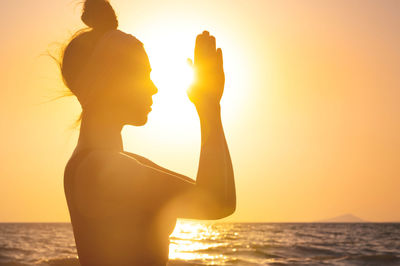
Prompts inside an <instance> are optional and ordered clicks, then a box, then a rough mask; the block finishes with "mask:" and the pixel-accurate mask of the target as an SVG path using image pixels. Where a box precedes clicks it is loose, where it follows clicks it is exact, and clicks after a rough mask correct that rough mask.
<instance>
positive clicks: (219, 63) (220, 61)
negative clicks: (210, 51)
mask: <svg viewBox="0 0 400 266" xmlns="http://www.w3.org/2000/svg"><path fill="white" fill-rule="evenodd" d="M217 66H218V68H221V69H222V68H223V67H224V60H223V56H222V49H221V48H218V49H217Z"/></svg>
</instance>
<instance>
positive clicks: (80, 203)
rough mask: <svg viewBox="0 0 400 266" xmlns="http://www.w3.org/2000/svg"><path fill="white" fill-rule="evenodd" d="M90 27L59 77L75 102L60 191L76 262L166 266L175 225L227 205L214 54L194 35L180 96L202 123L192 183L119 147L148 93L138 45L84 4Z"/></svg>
mask: <svg viewBox="0 0 400 266" xmlns="http://www.w3.org/2000/svg"><path fill="white" fill-rule="evenodd" d="M82 20H83V22H84V23H85V24H86V25H88V26H89V27H90V29H89V30H86V31H83V32H79V33H78V35H77V36H75V37H74V38H73V39H72V40H71V42H70V43H69V44H68V45H67V47H66V49H65V51H64V54H63V59H62V64H61V71H62V75H63V78H64V81H65V83H66V85H67V86H68V88H69V89H70V90H71V91H72V92H73V93H74V94H75V95H76V96H77V98H78V100H79V102H80V103H81V105H82V115H81V118H82V120H81V128H80V135H79V141H78V144H77V146H76V148H75V150H74V152H73V154H72V156H71V158H70V160H69V161H68V164H67V166H66V168H65V173H64V189H65V195H66V199H67V203H68V208H69V212H70V216H71V222H72V226H73V232H74V236H75V242H76V247H77V251H78V256H79V260H80V263H81V265H83V266H86V265H141V266H143V265H166V263H167V261H168V248H169V235H170V234H171V233H172V231H173V229H174V226H175V223H176V219H177V218H189V219H206V220H212V219H220V218H223V217H226V216H228V215H230V214H232V213H233V212H234V211H235V207H236V194H235V184H234V177H233V170H232V164H231V159H230V155H229V150H228V146H227V144H226V140H225V136H224V131H223V128H222V124H221V115H220V104H219V102H220V99H221V96H222V92H223V88H224V82H225V77H224V72H223V64H222V52H221V49H216V47H215V38H214V37H213V36H210V35H209V33H208V32H206V31H205V32H203V33H202V34H200V35H198V36H197V39H196V45H195V54H194V64H193V68H194V70H195V76H196V78H195V82H194V84H193V85H192V86H191V88H190V89H189V90H188V96H189V99H190V100H191V101H192V102H193V104H194V105H195V107H196V110H197V112H198V115H199V119H200V124H201V154H200V162H199V168H198V173H197V178H196V182H195V181H193V180H192V179H191V178H189V177H186V176H184V175H181V174H178V173H175V172H173V171H170V170H167V169H165V168H163V167H161V166H158V165H157V164H155V163H153V162H152V161H150V160H148V159H146V158H144V157H142V156H139V155H137V154H133V153H129V152H126V151H124V150H123V145H122V138H121V130H122V127H123V126H124V125H135V126H142V125H144V124H146V121H147V115H148V113H149V112H150V111H151V107H150V106H151V105H152V95H154V94H155V93H157V88H156V86H155V85H154V84H153V82H152V81H151V79H150V71H151V67H150V63H149V60H148V57H147V55H146V52H145V50H144V48H143V45H142V43H141V42H140V41H138V40H137V39H136V38H135V37H133V36H132V35H129V34H126V33H123V32H121V31H119V30H117V27H118V21H117V18H116V16H115V12H114V10H113V9H112V7H111V5H110V4H109V3H108V2H107V1H104V0H87V1H86V2H85V3H84V12H83V14H82Z"/></svg>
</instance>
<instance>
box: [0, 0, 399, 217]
mask: <svg viewBox="0 0 400 266" xmlns="http://www.w3.org/2000/svg"><path fill="white" fill-rule="evenodd" d="M112 4H113V6H114V8H115V9H116V11H117V13H118V16H119V21H120V29H122V30H124V31H126V32H128V33H131V34H133V35H135V36H136V37H138V38H139V39H140V40H141V41H142V42H143V43H144V45H145V48H146V50H147V53H148V54H149V57H150V63H151V64H152V68H153V72H154V73H153V74H152V75H153V79H154V80H155V82H156V85H157V86H158V88H159V93H158V94H157V95H155V96H154V108H153V112H152V113H151V114H150V115H149V122H148V124H147V125H146V126H145V127H141V128H136V127H125V128H124V130H123V136H124V146H125V149H126V150H128V151H131V152H134V153H138V154H141V155H144V156H146V157H148V158H150V159H151V160H153V161H155V162H156V163H159V164H161V165H162V166H165V167H168V168H170V169H172V170H174V171H178V172H180V173H182V174H186V175H188V176H190V177H192V178H194V177H195V174H196V172H197V164H198V158H199V148H200V132H199V123H198V120H197V118H196V113H195V110H194V108H193V106H192V105H191V103H190V102H189V100H187V99H186V93H185V91H184V88H182V87H183V85H182V82H180V81H176V84H177V86H174V84H175V80H174V79H176V80H179V77H180V75H183V74H182V71H181V70H180V67H181V66H182V65H183V64H184V62H185V59H186V57H192V52H193V47H194V38H195V36H196V34H198V33H200V32H201V31H202V30H204V29H207V30H209V31H210V32H211V33H212V34H213V35H215V36H216V38H217V45H218V46H220V47H221V48H222V49H223V52H224V60H225V72H226V77H227V81H226V87H225V94H224V96H223V100H222V108H223V110H222V115H223V124H224V128H225V131H226V137H227V141H228V144H229V146H230V151H231V156H232V161H233V165H234V171H235V176H236V184H237V193H238V195H237V196H238V208H237V212H236V213H235V214H234V215H233V216H232V217H230V218H228V219H226V220H227V221H254V222H255V221H258V222H262V221H264V222H291V221H292V222H294V221H299V222H302V221H315V220H319V219H325V218H329V217H332V216H337V215H341V214H344V213H353V214H355V215H357V216H360V217H361V218H363V219H366V220H369V221H400V211H399V210H400V207H399V206H400V193H399V192H398V191H399V188H400V155H399V150H400V136H399V133H400V73H399V72H400V49H399V47H400V34H399V30H398V29H399V28H400V19H399V16H398V11H399V10H400V2H399V1H396V0H392V1H389V0H386V1H344V0H343V1H317V0H316V1H294V0H293V1H263V0H259V1H256V0H252V1H244V0H243V1H242V0H240V1H239V0H235V1H227V0H224V1H221V0H220V1H211V0H202V1H183V0H182V1H176V0H174V1H154V0H146V1H133V0H114V1H112ZM79 16H80V7H79V5H78V1H71V0H65V1H51V0H47V1H45V0H41V1H28V0H20V1H8V2H7V4H3V7H2V9H1V10H0V43H1V49H0V60H1V64H0V86H1V91H2V95H1V97H0V129H1V138H0V147H1V150H0V162H1V164H0V221H3V222H7V221H10V222H11V221H21V222H27V221H49V222H52V221H69V215H68V210H67V205H66V201H65V198H64V191H63V171H64V166H65V163H66V162H67V160H68V158H69V156H70V155H71V152H72V150H73V148H74V145H75V144H76V141H77V137H78V131H77V130H74V129H70V127H71V125H72V124H73V122H74V120H75V119H76V118H77V117H78V115H79V112H80V108H79V105H78V102H77V101H76V99H75V98H74V97H69V98H68V97H67V98H62V99H59V100H55V101H51V102H46V101H49V100H50V99H52V98H54V97H56V96H59V95H60V91H62V90H65V88H64V87H63V86H62V83H61V78H60V75H59V72H58V69H57V65H56V64H55V63H54V62H53V61H52V60H51V59H50V58H49V57H47V56H42V54H45V52H46V51H47V50H50V51H53V52H54V51H56V50H57V49H58V48H59V46H60V44H62V43H65V42H66V41H67V40H68V38H69V36H71V34H72V33H73V32H74V31H75V30H77V29H79V28H81V27H83V25H82V24H81V22H80V20H79ZM161 44H162V45H161ZM171 59H174V60H176V65H175V67H170V66H168V65H167V64H166V62H168V61H170V60H171ZM166 73H168V74H169V75H165V74H166Z"/></svg>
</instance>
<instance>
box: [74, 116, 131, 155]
mask: <svg viewBox="0 0 400 266" xmlns="http://www.w3.org/2000/svg"><path fill="white" fill-rule="evenodd" d="M122 127H123V125H122V123H118V122H117V121H115V118H113V117H112V115H111V114H110V113H109V112H108V113H103V114H101V112H100V113H99V112H96V113H90V112H88V111H84V112H83V113H82V121H81V128H80V134H79V140H78V145H77V147H79V149H109V150H116V151H123V144H122V137H121V130H122Z"/></svg>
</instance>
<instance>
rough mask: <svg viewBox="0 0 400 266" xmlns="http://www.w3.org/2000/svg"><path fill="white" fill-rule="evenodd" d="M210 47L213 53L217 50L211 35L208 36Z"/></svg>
mask: <svg viewBox="0 0 400 266" xmlns="http://www.w3.org/2000/svg"><path fill="white" fill-rule="evenodd" d="M210 45H211V49H212V50H213V52H215V49H217V45H216V41H215V37H214V36H212V35H211V36H210Z"/></svg>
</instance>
